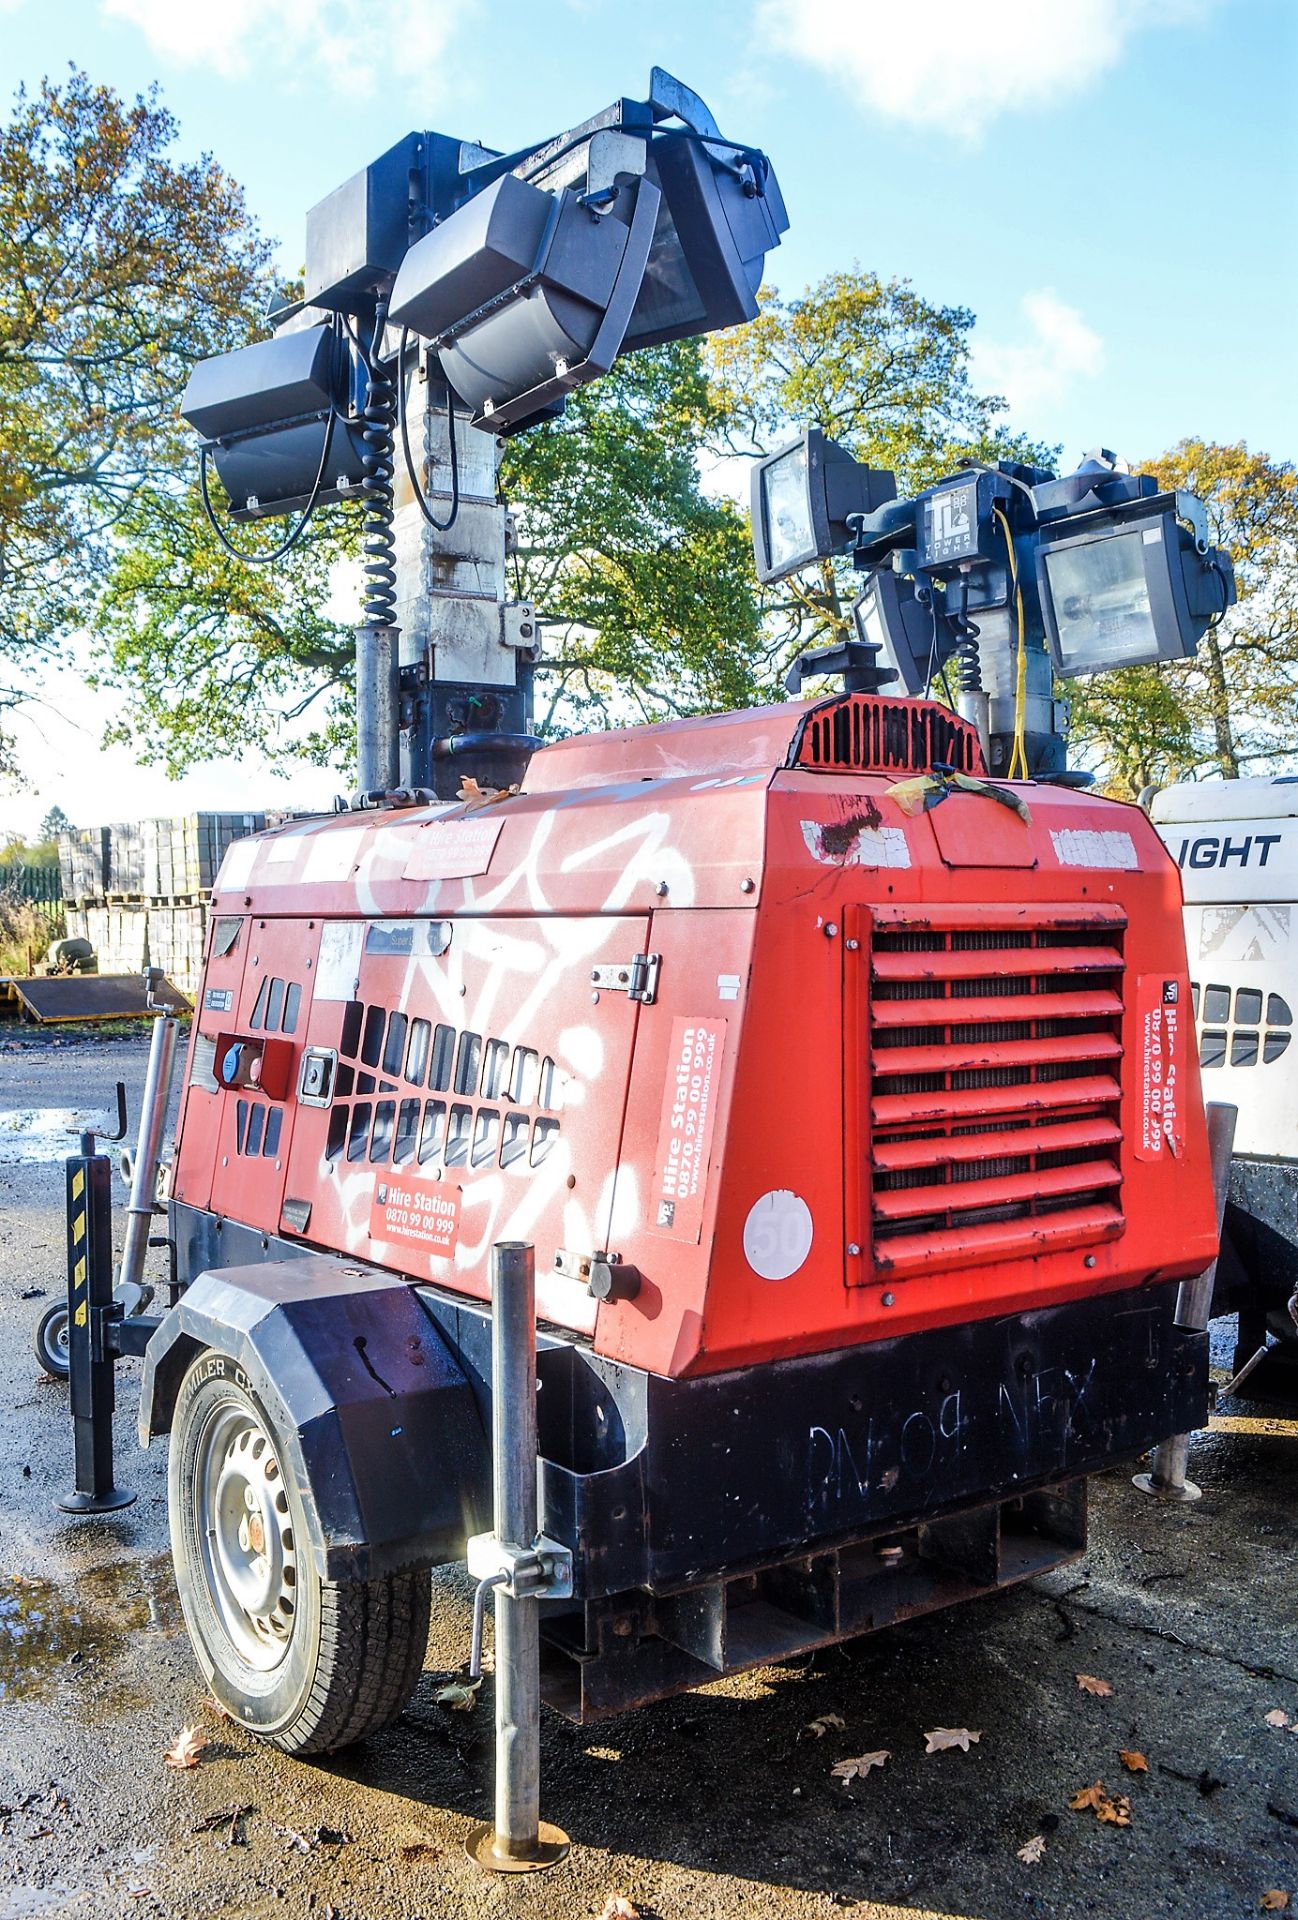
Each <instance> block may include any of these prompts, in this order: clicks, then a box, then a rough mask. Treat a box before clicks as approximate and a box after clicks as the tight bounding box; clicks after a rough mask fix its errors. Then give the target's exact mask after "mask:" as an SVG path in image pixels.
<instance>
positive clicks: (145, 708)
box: [95, 462, 356, 776]
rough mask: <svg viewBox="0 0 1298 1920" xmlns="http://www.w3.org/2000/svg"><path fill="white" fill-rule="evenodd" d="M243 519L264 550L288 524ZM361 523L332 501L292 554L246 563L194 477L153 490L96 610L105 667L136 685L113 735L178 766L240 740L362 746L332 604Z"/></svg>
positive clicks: (100, 671) (237, 745)
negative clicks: (214, 526) (224, 538)
mask: <svg viewBox="0 0 1298 1920" xmlns="http://www.w3.org/2000/svg"><path fill="white" fill-rule="evenodd" d="M191 465H192V462H191ZM213 493H214V495H216V493H217V489H216V487H215V486H214V487H213ZM214 504H215V501H214ZM218 511H219V508H218ZM233 532H234V533H235V534H236V535H237V539H238V542H239V544H240V546H242V547H244V548H246V549H249V550H251V551H254V552H255V551H257V550H258V548H260V549H261V550H262V551H265V550H266V549H267V548H268V547H271V546H273V545H276V544H278V543H279V541H280V540H281V539H282V536H283V528H282V527H280V526H278V525H277V524H272V525H270V526H266V527H260V528H258V527H253V526H248V525H244V526H239V527H237V528H235V529H233ZM355 533H356V525H355V521H354V520H353V519H352V518H351V516H349V515H347V514H346V513H345V512H344V510H342V509H324V510H322V511H321V512H320V513H319V514H318V515H317V516H316V517H315V518H314V519H313V520H312V523H311V526H310V528H309V529H308V531H307V534H306V536H305V537H304V538H303V539H302V540H301V541H300V542H299V543H298V545H297V546H295V547H294V548H293V550H292V552H291V553H290V554H288V555H287V556H286V557H285V558H284V559H282V560H277V561H275V562H274V563H273V564H272V565H270V566H255V565H248V564H247V563H245V562H243V561H241V560H238V559H236V558H234V557H233V556H232V555H231V554H229V553H227V552H226V550H225V549H224V548H223V547H222V546H221V545H220V544H219V543H218V542H217V541H216V540H215V539H214V537H213V535H212V531H211V528H210V527H209V525H208V523H207V519H206V516H205V514H204V512H203V507H202V502H201V500H200V498H199V494H198V488H197V486H196V485H195V484H193V483H192V482H191V484H190V485H189V486H187V487H184V486H181V485H178V484H171V485H162V486H157V487H148V488H145V489H143V490H142V491H141V492H140V493H139V494H138V496H137V497H136V498H135V499H134V500H133V501H132V502H131V504H130V506H129V507H128V508H127V510H126V512H125V513H124V514H123V516H122V519H121V522H120V524H119V527H118V529H117V535H118V546H117V550H116V553H115V556H114V558H113V561H112V563H111V565H110V567H109V568H108V572H107V575H106V578H105V581H104V586H103V590H102V592H101V595H100V599H99V604H98V609H97V615H96V622H95V626H96V651H97V658H98V666H97V670H96V677H97V679H98V680H99V682H100V683H101V684H103V685H111V686H113V687H115V688H117V689H119V690H122V691H124V692H125V693H126V694H127V696H128V700H127V704H126V706H125V708H124V710H123V712H122V715H121V717H120V718H119V719H118V720H116V721H115V722H114V723H113V725H112V727H111V728H110V729H109V730H108V734H107V738H108V739H109V740H111V741H114V742H117V743H119V744H121V745H124V746H127V747H129V748H130V749H131V751H132V752H133V753H134V755H135V757H136V758H137V760H139V761H141V762H142V763H143V764H145V765H158V766H162V767H165V768H166V770H167V772H168V773H170V774H172V775H173V776H178V775H179V774H181V773H183V772H184V771H185V769H186V767H189V766H192V765H194V763H195V762H197V761H201V760H212V759H219V758H221V757H222V756H223V755H226V754H228V753H229V752H230V751H231V749H256V750H259V751H260V752H262V753H265V754H267V755H268V756H269V757H270V758H272V759H274V758H285V759H288V758H294V757H296V758H301V759H306V760H309V761H314V762H316V763H317V764H322V765H330V764H336V763H340V762H342V761H345V760H348V759H350V757H351V755H352V752H353V746H354V740H355V720H354V714H353V710H352V709H353V698H352V689H353V682H354V652H353V641H352V634H351V623H350V622H348V621H338V620H334V619H331V618H330V615H329V611H328V609H329V602H330V590H331V584H332V576H333V571H334V569H335V567H336V566H337V564H338V562H339V561H340V560H342V559H344V558H345V557H346V556H347V555H348V554H349V552H352V551H354V549H355Z"/></svg>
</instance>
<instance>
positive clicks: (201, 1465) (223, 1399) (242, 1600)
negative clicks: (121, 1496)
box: [167, 1349, 432, 1753]
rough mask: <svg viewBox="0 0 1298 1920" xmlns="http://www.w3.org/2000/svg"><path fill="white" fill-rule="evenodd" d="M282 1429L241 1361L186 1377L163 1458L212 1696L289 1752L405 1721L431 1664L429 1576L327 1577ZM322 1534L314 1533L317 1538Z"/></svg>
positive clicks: (184, 1587)
mask: <svg viewBox="0 0 1298 1920" xmlns="http://www.w3.org/2000/svg"><path fill="white" fill-rule="evenodd" d="M291 1482H292V1476H291V1474H286V1473H285V1472H284V1468H283V1464H282V1452H281V1448H280V1446H279V1444H278V1443H277V1440H276V1434H275V1428H274V1425H273V1423H272V1421H271V1420H270V1419H269V1417H268V1416H267V1414H266V1412H265V1410H264V1408H263V1407H262V1406H261V1404H260V1403H259V1401H258V1400H257V1399H256V1397H255V1395H254V1394H253V1393H252V1392H251V1391H250V1390H249V1388H248V1387H247V1386H246V1385H245V1384H244V1383H243V1380H242V1376H241V1375H238V1374H237V1370H236V1368H235V1365H234V1362H233V1361H231V1360H230V1359H228V1358H227V1357H225V1356H223V1355H220V1354H217V1353H216V1352H214V1351H212V1350H210V1349H209V1350H208V1351H207V1352H205V1353H201V1354H200V1355H199V1356H198V1357H197V1359H196V1360H195V1361H194V1362H193V1364H192V1365H191V1367H190V1368H189V1371H188V1372H187V1373H186V1375H185V1377H184V1379H183V1380H182V1382H181V1387H180V1394H179V1397H178V1399H177V1403H176V1412H175V1416H174V1419H173V1421H172V1432H171V1449H170V1456H169V1460H168V1466H167V1496H168V1510H169V1516H170V1523H171V1550H172V1559H173V1562H174V1565H175V1570H176V1585H177V1588H178V1590H179V1593H180V1604H181V1609H182V1611H183V1613H184V1616H185V1625H186V1626H187V1628H188V1629H189V1637H190V1640H191V1642H192V1644H193V1648H194V1652H195V1654H196V1655H197V1658H198V1664H199V1666H200V1667H201V1668H202V1671H203V1674H204V1676H205V1678H206V1680H207V1682H208V1685H209V1686H210V1687H211V1689H212V1692H213V1694H214V1695H215V1697H216V1699H217V1700H218V1701H219V1702H220V1703H221V1705H222V1706H224V1707H226V1708H228V1710H229V1711H230V1713H232V1714H233V1715H234V1717H235V1719H236V1720H238V1721H239V1722H241V1724H242V1725H244V1726H245V1727H247V1728H248V1729H249V1731H250V1732H252V1733H256V1734H258V1735H260V1737H261V1738H262V1739H264V1740H267V1741H269V1742H271V1743H272V1744H273V1745H274V1746H277V1747H282V1748H283V1749H284V1751H285V1752H286V1753H329V1752H332V1751H334V1750H335V1749H336V1748H338V1747H345V1746H349V1745H350V1744H351V1743H352V1742H353V1741H356V1740H363V1739H364V1738H365V1736H366V1735H367V1734H370V1733H374V1732H376V1731H377V1730H378V1729H379V1728H380V1727H383V1726H386V1725H387V1724H388V1723H389V1722H390V1721H392V1720H395V1719H396V1717H397V1715H398V1714H399V1713H400V1712H401V1711H402V1709H403V1708H404V1707H405V1705H406V1703H407V1701H408V1700H409V1699H410V1696H411V1694H412V1693H413V1692H414V1690H415V1687H416V1686H417V1685H418V1682H419V1676H420V1674H421V1673H422V1671H423V1663H424V1653H425V1651H426V1648H427V1645H428V1612H429V1601H430V1594H431V1586H432V1576H431V1573H430V1571H429V1569H428V1568H427V1567H419V1568H415V1569H413V1570H412V1571H410V1572H407V1573H400V1574H393V1575H390V1576H387V1577H385V1578H381V1579H377V1580H368V1581H367V1580H322V1579H320V1577H319V1575H318V1574H317V1573H316V1571H315V1565H316V1562H315V1556H314V1554H313V1552H312V1546H313V1542H312V1540H311V1538H310V1532H309V1529H310V1526H311V1524H312V1523H311V1522H310V1521H309V1520H308V1517H307V1513H306V1509H305V1506H304V1504H303V1502H302V1500H301V1498H300V1496H299V1494H298V1491H297V1488H296V1487H295V1486H294V1485H293V1484H292V1483H291ZM315 1544H318V1543H315Z"/></svg>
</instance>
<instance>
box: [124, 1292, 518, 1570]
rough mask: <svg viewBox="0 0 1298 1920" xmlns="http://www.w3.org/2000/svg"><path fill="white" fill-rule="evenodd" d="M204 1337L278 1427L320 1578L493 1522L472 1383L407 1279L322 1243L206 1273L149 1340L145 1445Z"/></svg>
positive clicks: (400, 1559)
mask: <svg viewBox="0 0 1298 1920" xmlns="http://www.w3.org/2000/svg"><path fill="white" fill-rule="evenodd" d="M209 1349H210V1350H212V1354H211V1361H210V1365H211V1368H212V1370H213V1371H218V1370H225V1369H227V1368H233V1369H234V1370H235V1373H236V1378H237V1379H238V1380H239V1384H240V1385H242V1386H245V1387H247V1388H248V1389H249V1390H250V1391H251V1392H252V1393H253V1394H255V1396H256V1397H257V1399H258V1400H259V1401H260V1402H261V1405H262V1406H263V1408H264V1409H265V1411H266V1414H267V1416H268V1417H269V1419H270V1420H271V1422H272V1423H273V1425H274V1427H275V1429H276V1436H277V1439H278V1440H279V1441H280V1443H281V1447H282V1455H281V1458H282V1463H283V1466H284V1469H285V1471H286V1472H289V1471H292V1472H293V1473H294V1475H295V1477H296V1482H297V1485H298V1488H299V1490H300V1492H301V1495H302V1498H303V1501H304V1502H305V1504H306V1506H307V1510H308V1513H309V1514H311V1515H312V1516H313V1518H314V1520H315V1522H316V1525H315V1526H314V1527H312V1528H311V1529H310V1531H311V1533H312V1535H313V1541H312V1545H313V1551H314V1557H315V1559H316V1562H317V1569H318V1571H319V1573H320V1575H321V1577H322V1578H324V1579H328V1580H339V1579H346V1578H356V1579H374V1578H376V1577H377V1576H379V1575H381V1574H386V1573H395V1572H398V1571H400V1570H401V1569H403V1568H407V1567H412V1566H419V1565H437V1564H440V1563H442V1562H444V1561H447V1560H453V1559H457V1558H459V1557H460V1556H461V1555H462V1554H463V1552H464V1542H465V1539H466V1537H467V1536H468V1534H470V1533H472V1532H475V1531H481V1530H482V1529H483V1528H484V1527H486V1526H489V1525H490V1519H489V1517H488V1516H489V1515H490V1510H491V1492H490V1488H491V1468H490V1451H489V1446H488V1442H487V1437H486V1434H485V1432H484V1430H483V1425H482V1420H481V1418H480V1416H479V1413H478V1409H477V1406H476V1404H475V1402H474V1397H473V1393H472V1391H471V1389H470V1386H469V1383H468V1381H467V1379H466V1377H465V1375H464V1372H463V1370H462V1369H461V1367H460V1366H459V1364H458V1362H457V1361H456V1360H455V1358H454V1357H453V1355H452V1354H451V1352H450V1349H449V1348H448V1346H447V1344H446V1342H445V1341H444V1339H443V1338H442V1336H441V1334H440V1333H439V1331H438V1329H437V1327H436V1326H435V1325H434V1323H433V1322H432V1320H431V1319H430V1318H429V1316H428V1315H427V1314H426V1313H425V1311H424V1309H423V1308H422V1306H421V1305H420V1302H419V1300H418V1298H417V1296H416V1294H415V1293H414V1291H413V1290H412V1288H411V1287H409V1286H408V1285H407V1284H406V1283H405V1282H404V1281H402V1280H399V1279H396V1278H394V1277H393V1276H391V1275H388V1274H383V1273H378V1272H374V1271H372V1270H370V1269H368V1268H364V1267H359V1266H357V1265H355V1264H354V1263H349V1262H346V1261H344V1260H342V1259H339V1258H333V1257H330V1256H327V1255H310V1256H307V1257H306V1258H299V1259H294V1260H281V1261H269V1262H266V1263H264V1264H259V1265H256V1266H242V1267H225V1268H220V1269H212V1270H209V1271H208V1272H206V1273H203V1274H200V1275H199V1277H198V1278H197V1279H196V1280H195V1281H194V1282H193V1283H192V1284H191V1285H190V1286H189V1287H188V1288H187V1289H186V1290H185V1293H184V1294H183V1295H182V1297H181V1299H180V1302H179V1304H178V1305H177V1306H175V1307H173V1308H172V1309H171V1311H170V1312H169V1313H168V1314H167V1315H166V1317H165V1319H164V1320H163V1322H162V1325H161V1326H160V1327H159V1328H158V1330H157V1332H156V1333H155V1334H154V1335H153V1337H152V1339H151V1340H150V1341H149V1344H148V1347H147V1349H146V1351H145V1356H144V1379H143V1383H142V1387H141V1393H140V1422H139V1424H140V1443H141V1445H142V1446H146V1447H147V1446H148V1444H149V1442H150V1440H151V1439H152V1437H153V1435H154V1434H158V1433H167V1432H170V1430H171V1425H172V1420H173V1416H174V1413H175V1408H176V1401H177V1396H178V1394H179V1392H180V1388H181V1383H182V1380H183V1379H184V1376H185V1374H186V1372H187V1370H188V1368H189V1366H190V1363H191V1362H192V1361H193V1360H194V1358H195V1356H196V1355H197V1354H199V1353H201V1352H203V1351H205V1350H209Z"/></svg>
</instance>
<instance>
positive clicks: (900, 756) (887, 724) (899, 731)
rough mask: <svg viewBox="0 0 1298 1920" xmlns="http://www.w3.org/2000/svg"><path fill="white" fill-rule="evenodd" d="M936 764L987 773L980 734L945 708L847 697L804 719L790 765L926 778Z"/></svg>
mask: <svg viewBox="0 0 1298 1920" xmlns="http://www.w3.org/2000/svg"><path fill="white" fill-rule="evenodd" d="M935 760H940V761H944V762H945V763H946V764H947V765H948V766H952V767H954V768H955V769H956V772H957V773H975V774H977V773H985V772H986V768H985V766H984V764H983V757H982V750H981V748H980V747H979V745H978V735H977V732H976V731H975V729H974V728H973V727H972V726H970V724H969V722H968V721H967V720H960V719H957V717H956V715H955V714H953V713H948V712H947V710H946V708H945V707H939V706H938V705H937V704H936V703H935V702H934V701H930V700H882V699H880V698H879V696H878V695H877V694H872V693H847V694H844V695H843V696H842V697H841V698H840V699H838V700H834V701H832V702H828V703H826V704H825V705H823V706H819V707H813V708H812V710H811V712H810V713H808V714H807V715H806V716H805V718H804V719H803V722H802V725H801V726H800V727H799V729H798V731H797V733H796V734H795V736H794V740H793V745H792V748H791V749H790V753H789V761H788V764H789V765H790V766H791V767H821V768H824V769H826V770H827V771H833V772H837V773H927V772H928V771H929V769H930V767H931V766H932V765H933V763H934V761H935Z"/></svg>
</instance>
